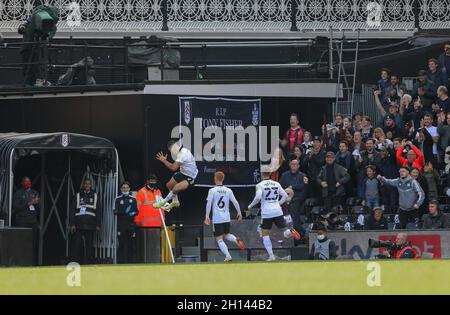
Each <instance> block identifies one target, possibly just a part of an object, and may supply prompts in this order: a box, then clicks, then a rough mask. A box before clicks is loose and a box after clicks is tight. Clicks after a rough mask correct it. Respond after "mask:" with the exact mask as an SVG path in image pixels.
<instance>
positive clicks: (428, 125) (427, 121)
mask: <svg viewBox="0 0 450 315" xmlns="http://www.w3.org/2000/svg"><path fill="white" fill-rule="evenodd" d="M423 127H424V128H425V129H426V130H427V131H428V133H429V134H430V135H431V137H432V139H433V149H432V152H433V159H432V160H427V159H425V162H429V161H430V162H432V163H433V165H434V166H435V167H437V162H438V143H439V133H438V131H437V127H435V126H433V116H432V115H430V114H426V115H425V116H423Z"/></svg>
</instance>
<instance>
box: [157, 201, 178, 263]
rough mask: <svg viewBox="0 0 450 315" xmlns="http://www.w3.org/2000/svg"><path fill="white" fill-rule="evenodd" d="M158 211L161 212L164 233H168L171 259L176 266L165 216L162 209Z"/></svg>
mask: <svg viewBox="0 0 450 315" xmlns="http://www.w3.org/2000/svg"><path fill="white" fill-rule="evenodd" d="M158 210H159V215H160V216H161V222H162V224H163V227H164V232H165V233H166V239H167V244H168V245H169V249H170V258H171V259H172V264H174V263H175V258H173V251H172V243H171V242H170V238H169V232H167V226H166V221H165V220H164V216H163V214H162V212H161V208H159V209H158Z"/></svg>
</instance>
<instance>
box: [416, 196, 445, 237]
mask: <svg viewBox="0 0 450 315" xmlns="http://www.w3.org/2000/svg"><path fill="white" fill-rule="evenodd" d="M422 222H423V224H422V228H423V229H430V230H437V229H448V228H449V227H450V226H449V220H448V216H447V214H446V213H443V212H441V211H439V203H438V202H437V200H431V201H430V203H429V205H428V213H427V214H424V215H423V217H422Z"/></svg>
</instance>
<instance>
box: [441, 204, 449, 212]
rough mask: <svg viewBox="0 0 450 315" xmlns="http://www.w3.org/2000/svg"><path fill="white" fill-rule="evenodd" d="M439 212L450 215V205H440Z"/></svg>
mask: <svg viewBox="0 0 450 315" xmlns="http://www.w3.org/2000/svg"><path fill="white" fill-rule="evenodd" d="M439 211H442V212H445V213H449V212H450V205H449V204H441V205H439Z"/></svg>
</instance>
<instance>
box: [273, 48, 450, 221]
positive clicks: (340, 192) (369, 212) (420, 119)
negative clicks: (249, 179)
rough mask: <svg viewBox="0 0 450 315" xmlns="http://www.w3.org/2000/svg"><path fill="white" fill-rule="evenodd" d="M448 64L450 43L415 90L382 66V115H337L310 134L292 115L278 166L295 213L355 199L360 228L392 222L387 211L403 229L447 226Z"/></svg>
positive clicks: (378, 93) (328, 209)
mask: <svg viewBox="0 0 450 315" xmlns="http://www.w3.org/2000/svg"><path fill="white" fill-rule="evenodd" d="M447 69H450V43H449V44H446V45H445V52H444V53H443V54H442V55H441V56H440V57H439V58H438V59H434V58H432V59H429V60H428V70H420V71H419V72H418V76H417V81H416V82H415V83H414V86H413V89H412V90H408V89H407V88H406V87H405V85H404V84H402V82H401V78H400V76H399V75H398V74H395V73H393V72H391V71H390V70H389V69H386V68H383V69H381V70H380V79H379V80H378V82H377V84H376V86H375V85H374V87H373V97H374V100H375V103H376V107H377V110H378V112H379V113H380V116H381V119H380V120H379V121H376V122H374V121H372V120H371V118H370V117H368V116H365V115H363V114H360V113H354V114H353V115H352V117H347V116H343V115H341V114H337V115H335V117H334V119H333V121H332V122H331V123H329V124H324V125H323V126H322V133H321V134H320V135H312V134H311V133H310V132H309V131H307V130H305V129H303V128H302V127H301V126H300V119H299V116H298V115H297V114H295V113H293V114H291V116H290V118H289V120H290V128H289V130H287V131H286V133H285V134H284V137H283V139H282V140H280V145H281V147H282V148H283V150H282V151H281V150H280V153H279V154H280V155H281V156H282V158H280V161H281V160H282V161H283V163H282V164H280V169H279V172H278V174H279V175H278V177H279V178H278V179H279V181H280V183H281V185H282V186H283V187H284V188H285V189H286V188H288V189H289V192H290V197H291V199H290V204H289V206H288V207H289V212H290V213H292V214H294V216H296V217H297V216H298V213H299V210H298V209H303V207H304V205H305V202H306V201H307V200H308V199H310V200H311V199H313V200H315V201H314V202H313V203H312V204H313V205H317V206H321V207H322V208H323V209H324V211H325V213H326V215H324V216H322V218H323V219H322V220H323V221H324V222H325V221H326V219H327V218H328V217H329V216H330V215H333V214H334V213H338V214H339V211H340V210H341V211H342V209H344V208H345V207H346V206H348V205H349V204H351V205H352V206H361V207H362V208H364V209H365V210H366V212H365V215H366V216H365V217H364V218H361V217H360V218H359V219H358V222H357V223H358V224H359V226H360V228H365V229H387V227H388V224H387V220H386V214H393V215H396V216H395V221H394V223H395V226H396V227H397V228H401V229H404V228H408V227H409V226H410V225H408V224H411V223H412V224H413V226H414V227H416V228H417V227H422V228H431V229H436V228H446V227H448V226H449V220H448V218H447V214H446V213H443V212H442V211H440V205H441V204H447V198H446V197H447V196H446V194H447V188H446V187H449V186H450V176H448V173H449V170H450V146H449V145H450V143H449V141H450V99H449V96H448V86H449V80H448V75H447ZM449 72H450V71H449ZM449 74H450V73H449ZM305 176H306V177H307V178H308V179H309V182H308V184H307V185H305V184H304V183H303V177H305ZM449 191H450V189H449ZM350 200H351V202H350ZM310 203H311V202H310ZM292 209H294V210H292ZM339 209H340V210H339ZM300 212H301V211H300ZM293 219H294V223H295V222H296V221H297V222H298V221H299V220H298V218H297V219H296V218H293ZM358 224H356V225H355V226H358ZM340 226H341V227H342V228H344V226H345V224H342V225H340Z"/></svg>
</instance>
